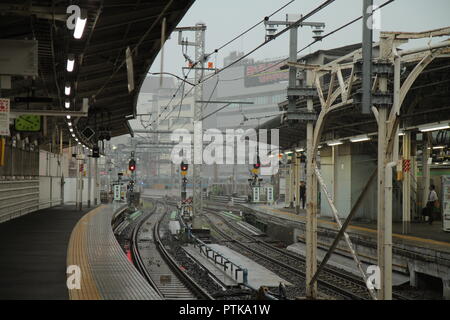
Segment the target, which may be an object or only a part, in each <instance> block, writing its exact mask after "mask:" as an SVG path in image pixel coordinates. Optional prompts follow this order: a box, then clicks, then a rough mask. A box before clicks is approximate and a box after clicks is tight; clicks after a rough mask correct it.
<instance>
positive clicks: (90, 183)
mask: <svg viewBox="0 0 450 320" xmlns="http://www.w3.org/2000/svg"><path fill="white" fill-rule="evenodd" d="M91 169H92V168H91V157H88V168H87V170H88V198H87V207H88V208H90V207H91V191H92V174H91Z"/></svg>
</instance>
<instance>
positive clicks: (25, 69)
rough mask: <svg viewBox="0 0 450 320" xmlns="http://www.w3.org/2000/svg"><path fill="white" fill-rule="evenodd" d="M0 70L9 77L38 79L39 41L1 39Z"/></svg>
mask: <svg viewBox="0 0 450 320" xmlns="http://www.w3.org/2000/svg"><path fill="white" fill-rule="evenodd" d="M0 70H1V71H2V72H1V73H2V74H7V75H20V76H36V77H37V76H38V42H37V40H9V39H0Z"/></svg>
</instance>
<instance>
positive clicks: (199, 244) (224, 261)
mask: <svg viewBox="0 0 450 320" xmlns="http://www.w3.org/2000/svg"><path fill="white" fill-rule="evenodd" d="M178 220H179V221H180V223H181V225H182V226H183V227H184V228H185V229H186V230H187V231H188V237H189V238H190V239H192V240H193V243H194V247H195V248H199V251H200V254H201V255H204V256H205V257H206V258H207V259H208V260H212V261H213V262H214V265H217V264H219V265H220V266H221V267H222V268H223V270H224V272H225V273H227V270H228V268H231V269H230V271H231V274H232V275H234V280H236V282H239V280H238V279H239V277H238V272H242V283H244V284H245V285H247V284H248V270H247V269H246V268H243V267H242V266H240V265H238V264H236V263H234V262H232V261H231V260H230V259H228V258H227V257H225V256H224V255H223V254H221V253H220V252H218V251H216V250H214V249H213V248H211V247H210V246H208V245H207V244H206V243H204V242H203V241H202V240H200V239H199V238H197V237H196V236H195V235H193V234H192V230H191V228H190V227H188V226H187V225H186V223H185V222H184V220H183V219H182V218H181V217H180V214H179V213H178ZM210 252H211V253H212V255H210V254H209V253H210ZM219 259H220V262H219V261H218V260H219ZM228 265H229V266H228Z"/></svg>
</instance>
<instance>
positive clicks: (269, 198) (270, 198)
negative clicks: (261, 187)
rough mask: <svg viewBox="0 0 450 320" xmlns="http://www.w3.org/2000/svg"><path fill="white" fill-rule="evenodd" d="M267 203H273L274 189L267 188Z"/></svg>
mask: <svg viewBox="0 0 450 320" xmlns="http://www.w3.org/2000/svg"><path fill="white" fill-rule="evenodd" d="M266 190H267V202H269V203H272V202H273V187H267V188H266Z"/></svg>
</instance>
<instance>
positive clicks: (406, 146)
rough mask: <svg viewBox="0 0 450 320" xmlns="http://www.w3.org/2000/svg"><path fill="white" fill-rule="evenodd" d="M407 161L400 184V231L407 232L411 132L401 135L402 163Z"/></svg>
mask: <svg viewBox="0 0 450 320" xmlns="http://www.w3.org/2000/svg"><path fill="white" fill-rule="evenodd" d="M405 161H409V163H410V165H409V168H410V169H409V171H405V170H404V168H403V184H402V197H403V198H402V203H403V215H402V223H403V228H402V233H403V234H408V233H409V231H410V222H411V170H412V167H411V132H409V131H407V132H405V134H404V136H403V163H405Z"/></svg>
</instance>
